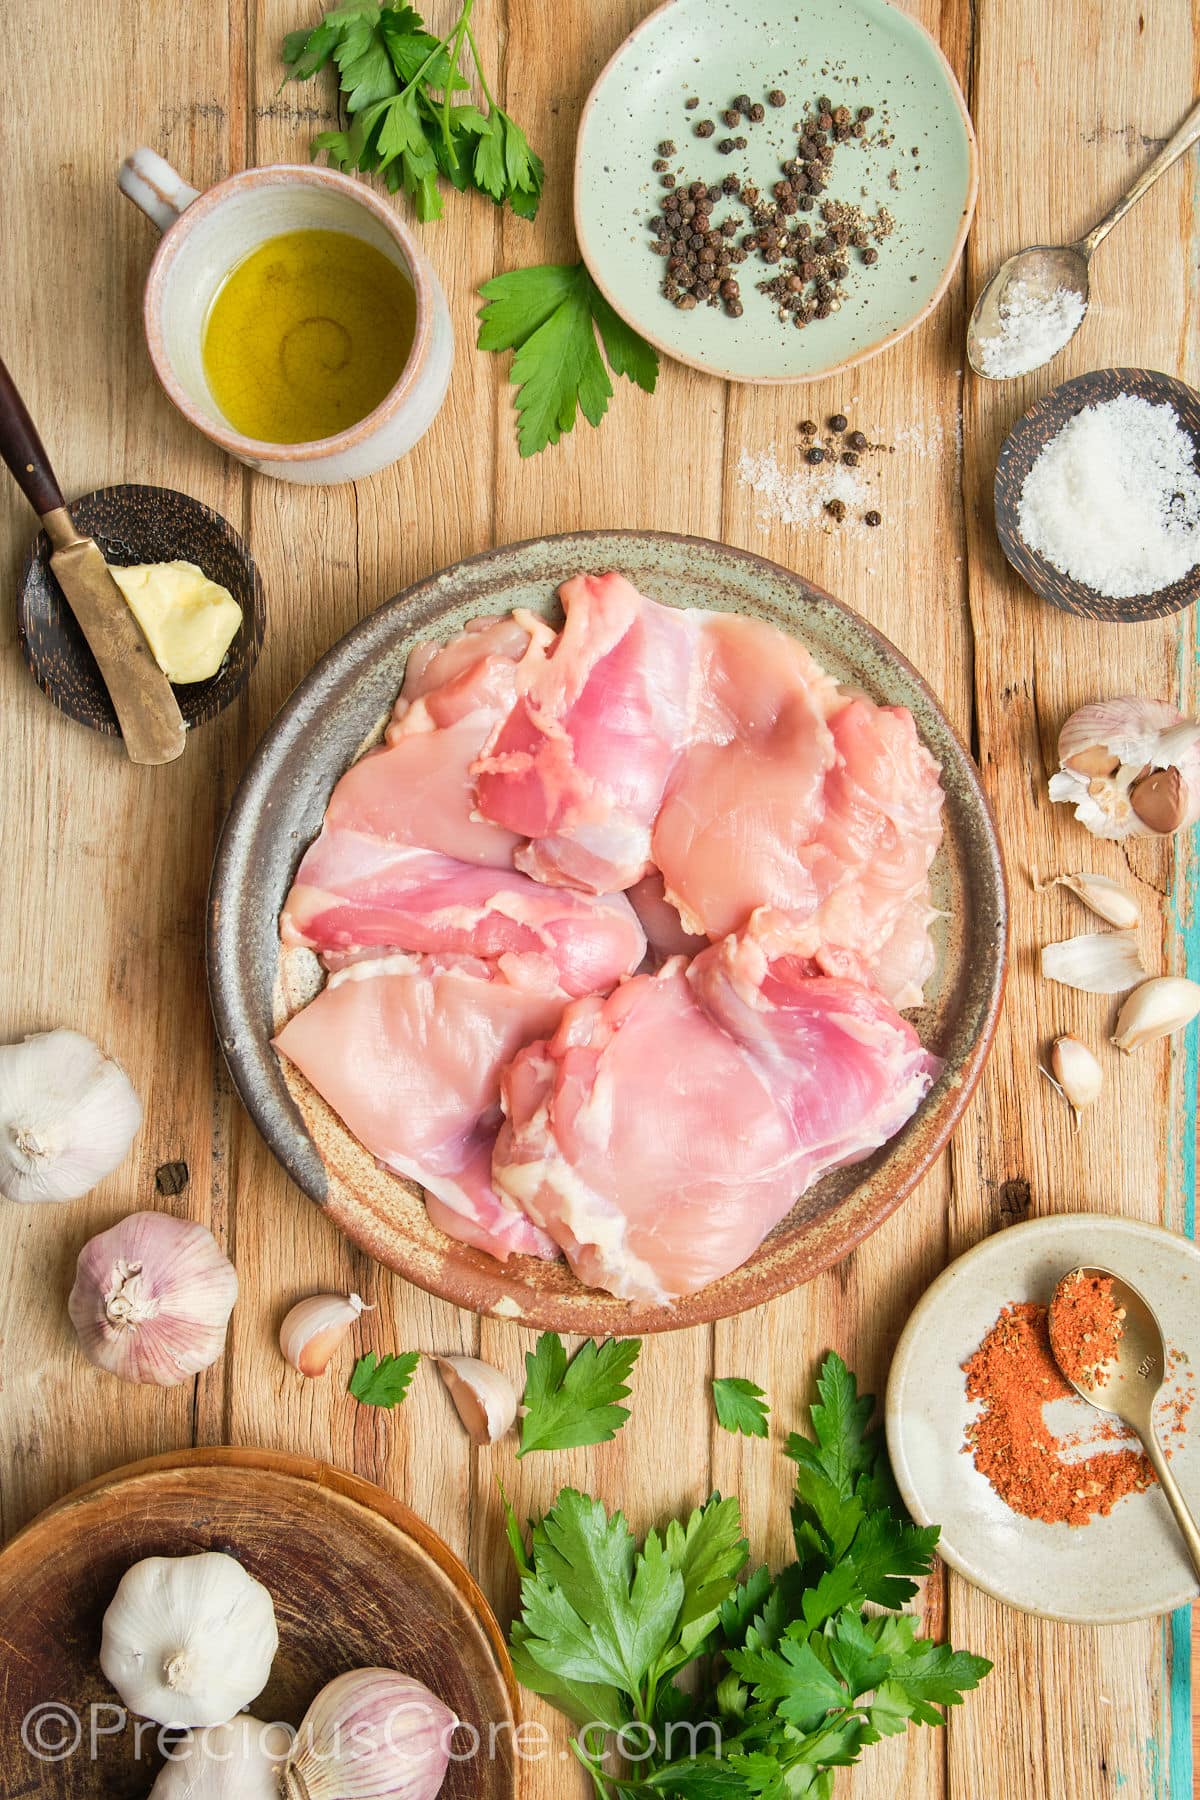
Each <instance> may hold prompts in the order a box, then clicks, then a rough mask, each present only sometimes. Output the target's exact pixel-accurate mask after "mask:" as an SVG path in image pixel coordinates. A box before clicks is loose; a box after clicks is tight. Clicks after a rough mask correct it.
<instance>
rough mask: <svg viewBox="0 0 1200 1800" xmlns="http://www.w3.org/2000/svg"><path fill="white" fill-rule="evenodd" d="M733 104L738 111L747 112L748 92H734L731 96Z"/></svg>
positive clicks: (748, 106) (748, 103)
mask: <svg viewBox="0 0 1200 1800" xmlns="http://www.w3.org/2000/svg"><path fill="white" fill-rule="evenodd" d="M733 104H734V105H735V106H736V107H737V110H738V111H739V112H742V113H748V112H749V111H750V96H749V94H735V95H734V97H733Z"/></svg>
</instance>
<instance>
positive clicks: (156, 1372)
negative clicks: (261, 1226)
mask: <svg viewBox="0 0 1200 1800" xmlns="http://www.w3.org/2000/svg"><path fill="white" fill-rule="evenodd" d="M237 1292H238V1279H237V1274H236V1271H235V1270H234V1267H233V1264H232V1263H231V1262H230V1261H229V1258H228V1257H227V1256H226V1255H225V1254H224V1252H223V1251H222V1250H221V1248H220V1246H219V1245H218V1243H217V1240H216V1239H215V1238H214V1237H213V1234H212V1232H211V1231H209V1230H207V1229H206V1227H205V1226H203V1225H195V1224H192V1223H190V1222H189V1221H188V1220H186V1219H177V1218H175V1217H174V1216H173V1215H172V1214H171V1213H156V1212H137V1213H130V1215H129V1217H128V1218H127V1219H122V1220H121V1223H120V1224H119V1225H114V1226H112V1227H111V1229H110V1230H108V1231H102V1232H101V1233H100V1234H99V1236H98V1237H94V1238H92V1240H91V1242H90V1243H88V1244H85V1245H84V1247H83V1249H82V1250H81V1251H80V1253H79V1262H78V1265H77V1272H76V1275H75V1286H74V1287H73V1288H72V1289H71V1298H70V1300H69V1301H68V1303H67V1306H68V1310H69V1312H70V1314H71V1323H72V1324H73V1325H74V1327H75V1330H76V1333H77V1334H78V1337H79V1347H80V1349H81V1350H82V1351H83V1353H84V1355H85V1356H86V1357H88V1358H89V1359H90V1361H92V1362H94V1363H96V1364H97V1365H98V1366H99V1367H100V1368H102V1369H108V1370H110V1371H111V1372H112V1374H114V1375H119V1376H120V1377H121V1379H122V1380H123V1381H143V1382H154V1383H157V1385H158V1386H159V1387H174V1386H175V1385H176V1383H178V1382H180V1381H186V1380H187V1378H188V1376H189V1375H196V1374H198V1373H199V1371H200V1370H201V1369H207V1368H208V1367H209V1366H210V1365H211V1364H212V1363H215V1362H216V1360H217V1358H218V1356H220V1354H221V1351H222V1349H223V1348H224V1344H225V1328H226V1326H227V1325H228V1323H229V1315H230V1313H231V1312H232V1311H233V1303H234V1301H235V1300H236V1299H237Z"/></svg>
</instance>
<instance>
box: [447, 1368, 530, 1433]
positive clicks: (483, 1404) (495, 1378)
mask: <svg viewBox="0 0 1200 1800" xmlns="http://www.w3.org/2000/svg"><path fill="white" fill-rule="evenodd" d="M437 1366H438V1369H439V1370H440V1372H441V1377H442V1380H443V1381H444V1382H445V1384H446V1386H447V1388H448V1389H449V1390H450V1398H451V1399H452V1400H453V1402H454V1405H455V1407H456V1409H457V1411H458V1416H459V1418H460V1419H461V1420H462V1422H463V1424H464V1425H465V1426H466V1428H467V1430H468V1432H469V1433H470V1435H471V1437H472V1439H473V1440H474V1442H475V1443H477V1444H494V1443H496V1441H497V1440H498V1439H499V1438H502V1437H506V1436H507V1434H508V1433H509V1432H510V1431H511V1430H512V1428H513V1424H514V1422H515V1420H516V1417H517V1390H516V1389H515V1388H514V1386H513V1384H512V1382H511V1381H510V1380H509V1379H508V1376H507V1375H505V1374H504V1373H503V1371H502V1370H500V1369H497V1368H495V1367H494V1366H493V1365H492V1364H491V1363H488V1362H481V1361H480V1359H479V1358H478V1357H477V1356H439V1357H438V1358H437Z"/></svg>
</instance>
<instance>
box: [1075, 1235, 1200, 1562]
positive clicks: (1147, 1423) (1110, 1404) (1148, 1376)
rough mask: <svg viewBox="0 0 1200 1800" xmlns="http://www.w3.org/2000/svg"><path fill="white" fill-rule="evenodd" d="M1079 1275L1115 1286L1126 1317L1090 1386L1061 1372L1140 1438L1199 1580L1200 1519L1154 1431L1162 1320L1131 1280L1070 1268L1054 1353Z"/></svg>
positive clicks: (1109, 1272)
mask: <svg viewBox="0 0 1200 1800" xmlns="http://www.w3.org/2000/svg"><path fill="white" fill-rule="evenodd" d="M1077 1275H1082V1276H1084V1277H1085V1278H1089V1277H1093V1276H1102V1277H1103V1278H1104V1279H1105V1280H1108V1281H1111V1282H1112V1298H1113V1301H1114V1303H1115V1304H1116V1306H1117V1307H1118V1308H1120V1307H1123V1308H1124V1309H1125V1312H1124V1318H1123V1319H1122V1321H1121V1323H1122V1332H1121V1336H1120V1338H1119V1340H1118V1341H1117V1343H1116V1344H1115V1345H1114V1348H1113V1354H1112V1356H1111V1357H1110V1358H1109V1359H1108V1361H1106V1362H1104V1363H1103V1364H1101V1365H1100V1366H1099V1368H1098V1369H1097V1370H1096V1371H1095V1372H1094V1373H1095V1380H1094V1382H1093V1384H1092V1386H1090V1387H1088V1386H1086V1385H1084V1384H1082V1383H1080V1382H1078V1381H1074V1380H1072V1378H1071V1376H1070V1375H1069V1374H1068V1373H1067V1371H1066V1369H1062V1371H1061V1372H1062V1375H1063V1377H1064V1379H1065V1380H1067V1381H1069V1382H1070V1383H1071V1386H1072V1387H1073V1388H1074V1389H1075V1392H1076V1393H1077V1394H1078V1395H1079V1397H1080V1399H1081V1400H1086V1401H1087V1402H1088V1404H1089V1406H1095V1407H1097V1408H1098V1409H1099V1410H1100V1411H1101V1412H1108V1413H1115V1414H1116V1416H1117V1418H1118V1419H1120V1420H1121V1422H1122V1424H1124V1425H1128V1427H1129V1429H1130V1430H1131V1431H1134V1432H1136V1433H1137V1435H1138V1437H1139V1438H1141V1440H1142V1447H1143V1449H1144V1450H1145V1452H1146V1455H1147V1456H1148V1457H1149V1458H1150V1461H1151V1464H1152V1465H1153V1468H1154V1473H1155V1474H1156V1475H1157V1476H1158V1484H1159V1486H1160V1487H1161V1488H1162V1491H1163V1493H1164V1494H1165V1495H1166V1497H1167V1503H1168V1505H1169V1506H1170V1508H1171V1511H1172V1512H1173V1513H1174V1514H1175V1522H1176V1524H1177V1525H1178V1526H1179V1529H1180V1531H1181V1532H1182V1533H1183V1540H1184V1543H1185V1544H1186V1545H1187V1548H1188V1555H1189V1556H1190V1557H1191V1559H1192V1565H1193V1567H1194V1568H1195V1570H1196V1573H1197V1575H1200V1529H1197V1526H1196V1520H1195V1518H1194V1516H1193V1514H1192V1512H1191V1510H1190V1508H1189V1506H1188V1503H1187V1501H1186V1500H1185V1499H1184V1497H1183V1495H1182V1493H1181V1492H1180V1490H1179V1483H1178V1482H1177V1481H1176V1479H1175V1477H1174V1475H1173V1474H1172V1473H1171V1465H1170V1463H1169V1462H1168V1461H1167V1459H1166V1456H1165V1455H1164V1454H1163V1447H1162V1445H1161V1444H1160V1443H1159V1440H1158V1433H1157V1432H1156V1431H1155V1429H1154V1402H1155V1400H1156V1399H1157V1397H1158V1391H1159V1389H1160V1388H1161V1386H1162V1384H1163V1377H1164V1375H1165V1373H1166V1351H1165V1348H1164V1346H1163V1337H1162V1331H1161V1330H1160V1328H1159V1323H1158V1320H1157V1319H1156V1318H1155V1316H1154V1314H1153V1313H1152V1312H1151V1310H1150V1307H1149V1306H1148V1305H1147V1303H1146V1301H1145V1300H1143V1299H1142V1296H1141V1295H1140V1294H1139V1293H1138V1291H1137V1289H1136V1288H1132V1287H1130V1285H1129V1283H1128V1282H1127V1281H1122V1279H1121V1277H1120V1276H1119V1275H1114V1274H1113V1272H1112V1270H1111V1269H1097V1268H1090V1267H1089V1268H1082V1269H1072V1270H1071V1271H1070V1272H1069V1273H1068V1274H1066V1275H1064V1276H1063V1279H1062V1281H1061V1282H1060V1283H1059V1285H1058V1288H1057V1289H1056V1290H1055V1295H1054V1299H1053V1300H1052V1301H1051V1302H1050V1344H1051V1348H1052V1349H1053V1346H1054V1336H1055V1333H1054V1311H1055V1305H1056V1303H1057V1304H1061V1302H1059V1294H1060V1293H1061V1292H1062V1289H1063V1286H1064V1284H1065V1283H1066V1282H1068V1281H1070V1280H1071V1279H1072V1278H1073V1277H1075V1276H1077Z"/></svg>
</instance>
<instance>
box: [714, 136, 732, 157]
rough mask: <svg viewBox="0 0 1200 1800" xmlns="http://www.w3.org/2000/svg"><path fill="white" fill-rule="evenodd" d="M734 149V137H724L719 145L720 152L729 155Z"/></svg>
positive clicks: (722, 154)
mask: <svg viewBox="0 0 1200 1800" xmlns="http://www.w3.org/2000/svg"><path fill="white" fill-rule="evenodd" d="M732 150H733V139H732V138H722V139H721V141H720V142H719V143H718V145H717V151H718V154H719V155H721V156H729V155H730V154H731V152H732Z"/></svg>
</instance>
